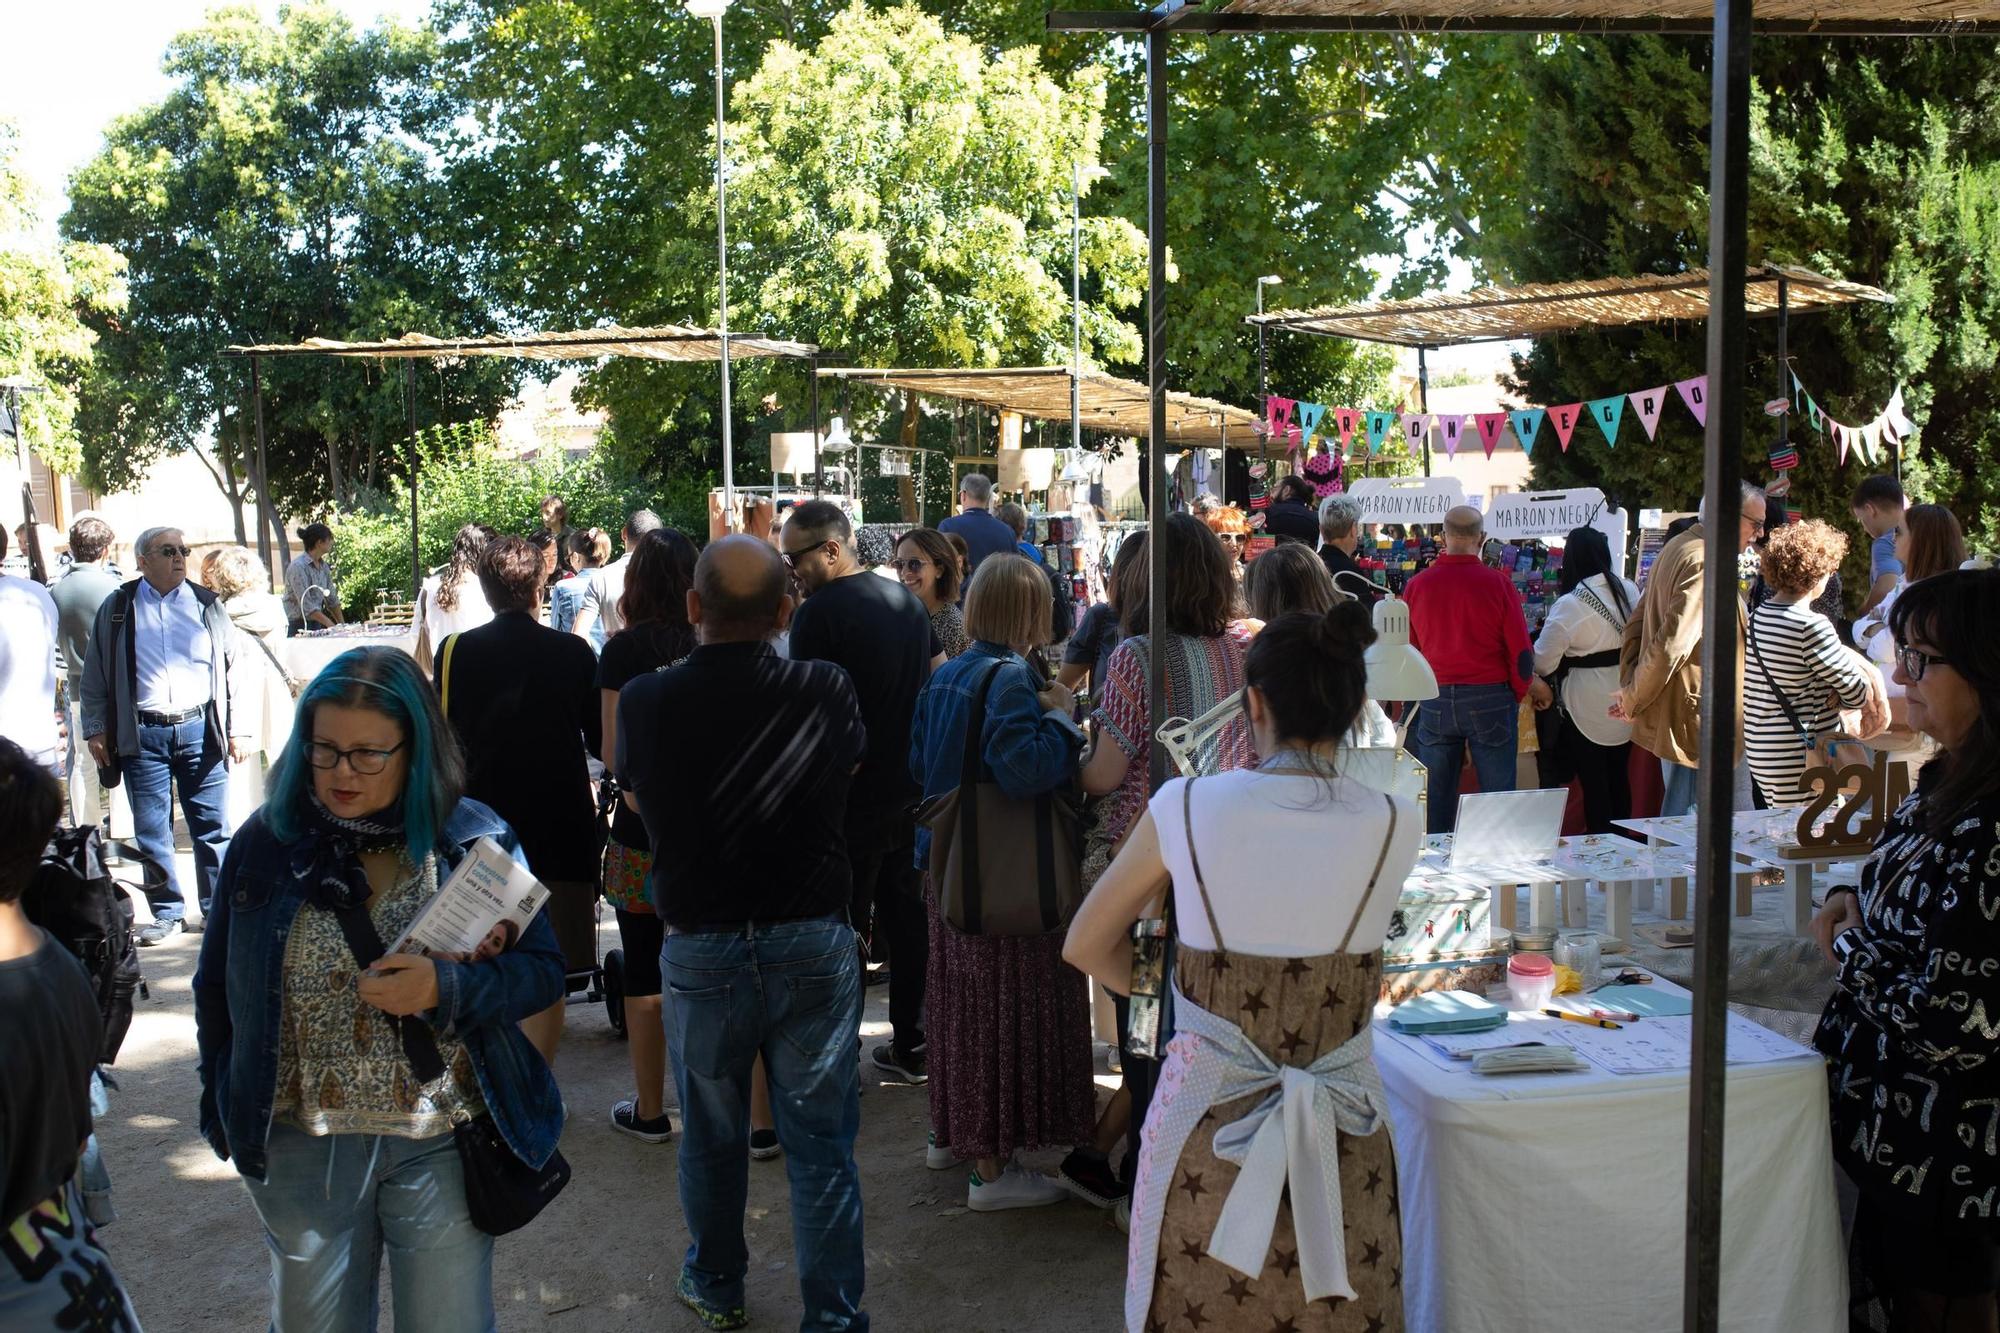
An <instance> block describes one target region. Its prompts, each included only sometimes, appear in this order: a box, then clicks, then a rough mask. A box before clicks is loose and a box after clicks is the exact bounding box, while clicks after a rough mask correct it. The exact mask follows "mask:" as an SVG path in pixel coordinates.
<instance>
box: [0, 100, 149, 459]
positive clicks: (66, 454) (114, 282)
mask: <svg viewBox="0 0 2000 1333" xmlns="http://www.w3.org/2000/svg"><path fill="white" fill-rule="evenodd" d="M18 151H19V148H18V131H17V130H16V129H15V128H14V125H13V123H12V122H11V121H6V120H0V378H7V379H16V378H18V379H22V380H25V381H27V382H28V383H29V384H33V385H37V386H39V387H40V389H41V392H39V393H30V394H26V395H23V397H22V399H21V415H22V417H23V418H24V419H25V421H26V425H27V434H28V441H29V443H30V444H31V445H32V446H33V447H34V450H35V452H36V453H38V454H39V455H41V457H42V461H44V462H45V463H47V464H48V465H49V466H50V467H53V468H55V469H56V470H57V471H60V472H75V471H76V470H77V468H78V466H79V465H80V464H81V462H82V450H81V449H80V448H79V447H78V444H77V433H76V385H77V383H78V381H80V380H81V379H82V378H83V376H84V374H85V372H86V371H87V370H88V368H89V366H90V363H91V359H92V357H93V356H94V355H95V354H96V343H97V334H96V333H95V331H93V330H92V329H91V327H90V325H89V324H87V323H86V322H85V317H86V315H88V316H90V317H92V318H95V319H97V320H106V319H112V318H115V317H116V316H117V315H118V314H119V313H120V312H121V311H123V310H124V308H125V260H124V258H123V256H121V255H119V254H118V253H117V252H116V251H114V250H112V249H111V248H109V247H108V246H103V245H92V244H89V243H86V242H79V241H59V240H57V239H56V238H55V237H54V236H53V235H51V234H50V233H49V231H48V229H47V228H46V227H45V226H44V225H43V222H42V213H41V209H40V205H39V201H38V200H37V199H36V197H35V192H34V189H33V187H32V186H31V185H30V184H29V183H28V180H27V178H26V177H24V176H23V175H22V174H21V172H20V168H19V166H18V164H17V163H16V160H15V157H16V154H17V152H18ZM10 444H11V441H10ZM10 458H11V454H10Z"/></svg>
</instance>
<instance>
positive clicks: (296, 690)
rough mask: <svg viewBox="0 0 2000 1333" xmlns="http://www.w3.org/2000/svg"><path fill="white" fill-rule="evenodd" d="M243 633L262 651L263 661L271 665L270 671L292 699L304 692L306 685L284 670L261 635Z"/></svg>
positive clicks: (246, 631)
mask: <svg viewBox="0 0 2000 1333" xmlns="http://www.w3.org/2000/svg"><path fill="white" fill-rule="evenodd" d="M243 633H244V637H245V638H247V639H249V640H250V642H252V643H254V644H256V645H257V646H258V647H259V648H262V649H263V650H264V659H265V660H266V661H268V662H269V663H270V664H271V670H273V671H275V672H277V673H278V679H279V680H282V681H284V682H285V688H286V689H288V690H290V691H291V692H292V697H293V698H294V699H296V698H298V697H299V695H301V694H303V693H304V692H305V688H306V683H305V682H304V681H302V680H300V679H298V678H297V677H296V676H294V675H292V673H291V672H289V671H287V670H285V664H284V663H283V662H280V661H279V660H278V655H277V654H276V653H274V652H272V651H271V645H270V644H268V643H266V642H264V636H263V635H261V634H252V633H250V632H249V631H248V630H245V631H244V632H243Z"/></svg>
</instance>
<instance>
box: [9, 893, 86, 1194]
mask: <svg viewBox="0 0 2000 1333" xmlns="http://www.w3.org/2000/svg"><path fill="white" fill-rule="evenodd" d="M28 929H30V930H31V931H33V932H35V933H36V934H37V935H40V936H41V938H42V947H41V948H39V949H37V950H35V951H34V952H33V953H31V954H27V955H25V956H23V957H20V958H14V959H10V960H8V961H7V962H4V963H0V1014H5V1015H6V1018H5V1020H4V1021H0V1069H4V1070H6V1071H7V1073H6V1077H5V1078H0V1231H5V1230H6V1229H7V1228H8V1227H9V1226H10V1225H12V1224H13V1222H14V1221H15V1220H16V1219H18V1218H19V1217H20V1216H21V1214H23V1213H25V1212H27V1211H28V1210H29V1209H30V1208H32V1207H34V1206H35V1205H36V1204H38V1203H40V1202H41V1201H42V1200H44V1199H46V1198H48V1197H49V1196H50V1195H51V1194H54V1193H55V1192H56V1190H57V1189H58V1188H59V1187H60V1186H61V1185H62V1184H63V1183H64V1182H65V1181H67V1180H68V1179H69V1178H70V1177H71V1176H72V1175H74V1174H76V1159H77V1154H78V1153H80V1152H82V1151H83V1141H84V1139H86V1138H87V1137H89V1135H90V1071H91V1070H92V1069H93V1068H94V1067H95V1066H96V1064H97V1052H98V1048H99V1047H100V1046H101V1045H102V1044H103V1042H104V1020H103V1019H102V1018H100V1017H99V1016H98V1012H97V998H96V997H95V996H94V995H92V994H91V990H90V980H89V978H87V977H86V976H84V972H83V965H82V964H81V963H79V962H77V961H76V959H75V958H74V957H72V956H71V955H70V953H69V951H68V950H66V949H64V948H63V947H62V945H60V944H57V943H56V942H55V940H53V939H52V938H50V937H49V936H48V934H47V933H45V932H44V931H43V930H42V929H41V927H39V926H30V927H29V928H28Z"/></svg>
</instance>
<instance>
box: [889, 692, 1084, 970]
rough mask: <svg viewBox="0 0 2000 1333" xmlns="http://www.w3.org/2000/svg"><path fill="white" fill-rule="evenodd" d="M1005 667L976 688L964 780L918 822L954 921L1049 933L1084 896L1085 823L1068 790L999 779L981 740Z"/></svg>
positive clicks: (957, 925)
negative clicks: (1010, 788) (1004, 784)
mask: <svg viewBox="0 0 2000 1333" xmlns="http://www.w3.org/2000/svg"><path fill="white" fill-rule="evenodd" d="M1002 665H1004V663H1000V662H996V663H994V664H993V666H992V667H991V668H989V669H988V670H987V672H986V675H985V676H984V677H983V678H982V679H981V680H980V681H979V682H978V684H977V685H976V686H975V687H974V689H973V691H972V708H971V710H970V715H969V716H968V718H967V719H966V728H965V751H964V759H963V761H962V766H961V767H960V769H959V781H958V786H956V787H954V788H953V789H952V790H950V791H946V792H940V793H938V794H937V795H935V796H932V797H929V798H927V799H926V800H925V801H924V802H923V803H922V804H921V805H919V806H918V807H917V819H918V820H919V821H920V822H921V823H923V824H924V825H925V826H926V827H927V828H929V829H930V831H931V864H930V870H931V883H932V885H933V887H934V888H935V890H936V893H937V901H938V913H939V915H941V916H942V917H943V918H944V920H945V922H946V923H947V924H948V925H950V926H951V927H953V928H954V929H956V930H959V931H961V932H963V933H965V934H967V935H1046V934H1049V933H1051V932H1054V931H1058V930H1062V929H1064V928H1066V927H1067V926H1068V925H1069V919H1070V917H1072V916H1073V915H1075V913H1076V909H1077V906H1078V905H1079V904H1080V903H1081V902H1082V901H1083V857H1082V847H1081V841H1080V830H1079V823H1080V821H1079V820H1078V818H1077V812H1076V807H1075V806H1074V804H1073V803H1072V802H1071V801H1070V800H1069V799H1068V798H1067V797H1066V796H1065V795H1063V794H1061V793H1058V792H1054V791H1046V792H1038V793H1037V794H1035V795H1033V796H1029V797H1025V798H1023V797H1014V796H1009V795H1008V794H1007V793H1006V792H1005V791H1003V790H1001V788H1000V784H999V783H998V782H996V781H994V779H993V770H992V769H991V768H990V767H989V766H988V765H987V763H986V756H985V754H984V752H983V747H982V746H981V744H980V741H981V738H982V737H983V736H984V734H985V728H986V703H987V696H988V695H990V694H991V693H992V691H993V685H994V682H995V681H996V680H997V679H998V678H999V675H1000V668H1001V666H1002Z"/></svg>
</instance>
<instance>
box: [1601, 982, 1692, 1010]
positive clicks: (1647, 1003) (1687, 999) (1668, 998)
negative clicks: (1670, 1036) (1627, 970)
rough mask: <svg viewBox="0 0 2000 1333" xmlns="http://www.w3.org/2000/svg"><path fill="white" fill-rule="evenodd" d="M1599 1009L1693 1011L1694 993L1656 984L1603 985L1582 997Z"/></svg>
mask: <svg viewBox="0 0 2000 1333" xmlns="http://www.w3.org/2000/svg"><path fill="white" fill-rule="evenodd" d="M1583 998H1585V999H1586V1000H1588V1001H1589V1002H1590V1003H1591V1004H1593V1005H1596V1006H1598V1007H1599V1008H1603V1009H1623V1010H1624V1011H1625V1012H1626V1013H1628V1014H1638V1015H1639V1016H1640V1017H1641V1018H1674V1017H1676V1016H1678V1015H1681V1014H1691V1013H1693V1012H1694V997H1693V996H1692V995H1683V994H1681V993H1680V992H1679V991H1670V990H1661V989H1660V988H1659V987H1657V986H1605V987H1603V988H1602V989H1600V990H1594V991H1592V992H1591V993H1590V994H1589V995H1587V996H1585V997H1583Z"/></svg>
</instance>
